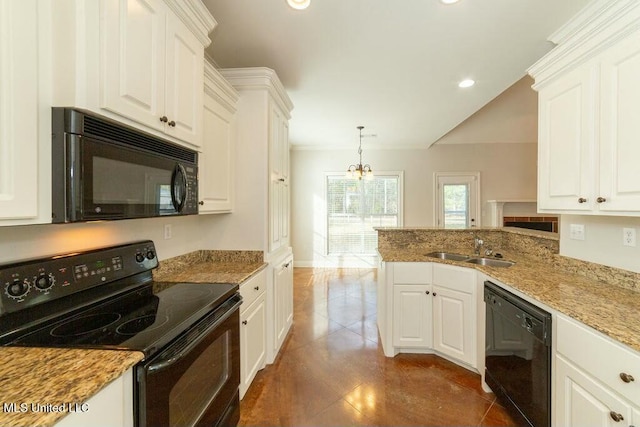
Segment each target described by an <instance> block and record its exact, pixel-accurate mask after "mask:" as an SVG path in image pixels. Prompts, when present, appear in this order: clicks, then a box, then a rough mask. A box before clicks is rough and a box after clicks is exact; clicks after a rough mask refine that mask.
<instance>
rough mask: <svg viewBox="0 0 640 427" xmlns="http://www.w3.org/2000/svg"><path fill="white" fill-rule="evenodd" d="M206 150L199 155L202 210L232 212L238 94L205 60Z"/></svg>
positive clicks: (204, 121) (204, 142)
mask: <svg viewBox="0 0 640 427" xmlns="http://www.w3.org/2000/svg"><path fill="white" fill-rule="evenodd" d="M204 92H205V93H204V117H203V126H204V128H203V133H204V135H203V141H202V152H201V153H200V156H199V159H198V161H199V172H200V179H199V181H198V191H199V192H200V196H199V200H200V209H199V213H201V214H203V213H222V212H231V211H232V210H233V205H234V191H235V188H234V176H235V175H234V172H235V149H236V147H235V143H234V141H235V129H234V123H235V112H236V103H237V101H238V93H237V92H236V90H235V89H234V88H233V86H231V85H230V84H229V83H228V82H227V81H226V80H225V79H224V78H223V77H222V76H221V75H220V73H218V71H216V69H215V68H213V66H212V65H211V64H209V63H208V62H206V63H205V86H204Z"/></svg>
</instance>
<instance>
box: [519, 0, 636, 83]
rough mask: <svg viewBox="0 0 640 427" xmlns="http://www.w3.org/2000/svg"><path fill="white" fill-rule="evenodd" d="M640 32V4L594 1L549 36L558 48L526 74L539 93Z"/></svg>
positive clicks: (633, 2)
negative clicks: (531, 79)
mask: <svg viewBox="0 0 640 427" xmlns="http://www.w3.org/2000/svg"><path fill="white" fill-rule="evenodd" d="M636 31H640V1H638V0H595V1H593V2H591V3H590V4H589V5H588V6H587V7H585V8H584V9H582V10H581V11H580V12H579V13H578V14H577V15H575V16H574V17H573V18H572V19H571V20H569V22H567V23H566V24H565V25H563V26H562V27H561V28H560V29H558V30H557V31H556V32H554V33H553V34H551V36H549V41H551V42H553V43H555V44H557V46H556V47H555V48H554V49H553V50H552V51H551V52H549V53H548V54H546V55H545V56H544V57H543V58H542V59H540V60H539V61H538V62H536V63H535V64H533V65H532V66H531V67H530V68H529V69H528V70H527V72H528V73H529V75H531V77H533V78H534V79H535V81H536V82H535V84H534V85H533V86H532V87H533V88H534V89H535V90H539V89H540V87H542V86H544V85H545V84H546V83H548V82H549V81H551V80H553V79H554V78H555V77H556V76H557V75H559V74H562V73H564V72H566V71H567V70H569V69H572V68H574V67H576V66H578V65H580V64H583V63H585V62H587V61H589V60H590V59H592V58H594V57H595V56H596V55H598V54H599V53H601V52H602V51H603V50H605V49H607V48H608V47H610V46H611V45H613V44H615V43H616V42H618V41H620V40H621V39H624V38H625V37H627V36H629V35H630V34H632V33H634V32H636Z"/></svg>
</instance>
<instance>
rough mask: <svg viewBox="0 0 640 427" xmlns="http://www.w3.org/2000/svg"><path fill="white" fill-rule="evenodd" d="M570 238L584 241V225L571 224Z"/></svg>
mask: <svg viewBox="0 0 640 427" xmlns="http://www.w3.org/2000/svg"><path fill="white" fill-rule="evenodd" d="M569 238H570V239H572V240H584V224H569Z"/></svg>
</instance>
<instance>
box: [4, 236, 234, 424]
mask: <svg viewBox="0 0 640 427" xmlns="http://www.w3.org/2000/svg"><path fill="white" fill-rule="evenodd" d="M157 266H158V261H157V258H156V252H155V247H154V245H153V242H151V241H142V242H135V243H130V244H125V245H120V246H114V247H109V248H102V249H97V250H91V251H86V252H82V253H75V254H69V255H58V256H53V257H48V258H41V259H34V260H28V261H23V262H17V263H12V264H7V265H2V266H0V286H2V289H0V292H1V293H0V344H1V345H5V346H43V347H69V348H98V349H119V350H136V351H141V352H143V353H144V360H143V361H141V362H140V363H139V364H138V365H136V366H135V368H134V369H135V375H134V378H135V379H134V384H133V385H132V387H134V396H135V404H134V408H135V414H134V415H135V420H136V426H138V427H146V426H205V425H206V426H212V425H235V424H237V422H238V420H239V414H240V412H239V392H238V390H239V386H240V333H239V324H240V318H239V307H240V304H241V303H242V297H241V296H240V294H239V292H238V285H233V284H201V283H198V284H189V283H163V282H155V281H153V279H152V274H151V271H152V269H153V268H155V267H157Z"/></svg>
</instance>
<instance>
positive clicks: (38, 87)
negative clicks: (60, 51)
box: [0, 0, 51, 225]
mask: <svg viewBox="0 0 640 427" xmlns="http://www.w3.org/2000/svg"><path fill="white" fill-rule="evenodd" d="M47 6H48V5H47V3H45V2H39V1H36V0H21V1H2V2H0V220H1V222H0V225H19V224H37V223H46V222H51V185H50V182H51V177H50V175H51V149H50V147H51V108H50V102H51V101H50V98H49V97H50V85H51V83H50V79H48V76H49V72H50V65H49V64H50V59H51V57H50V56H49V55H50V54H49V48H48V45H47V42H48V41H49V40H50V38H51V36H50V27H49V26H48V20H47V19H46V18H47V17H48V16H49V13H50V11H48V10H47ZM47 184H48V185H47Z"/></svg>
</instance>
